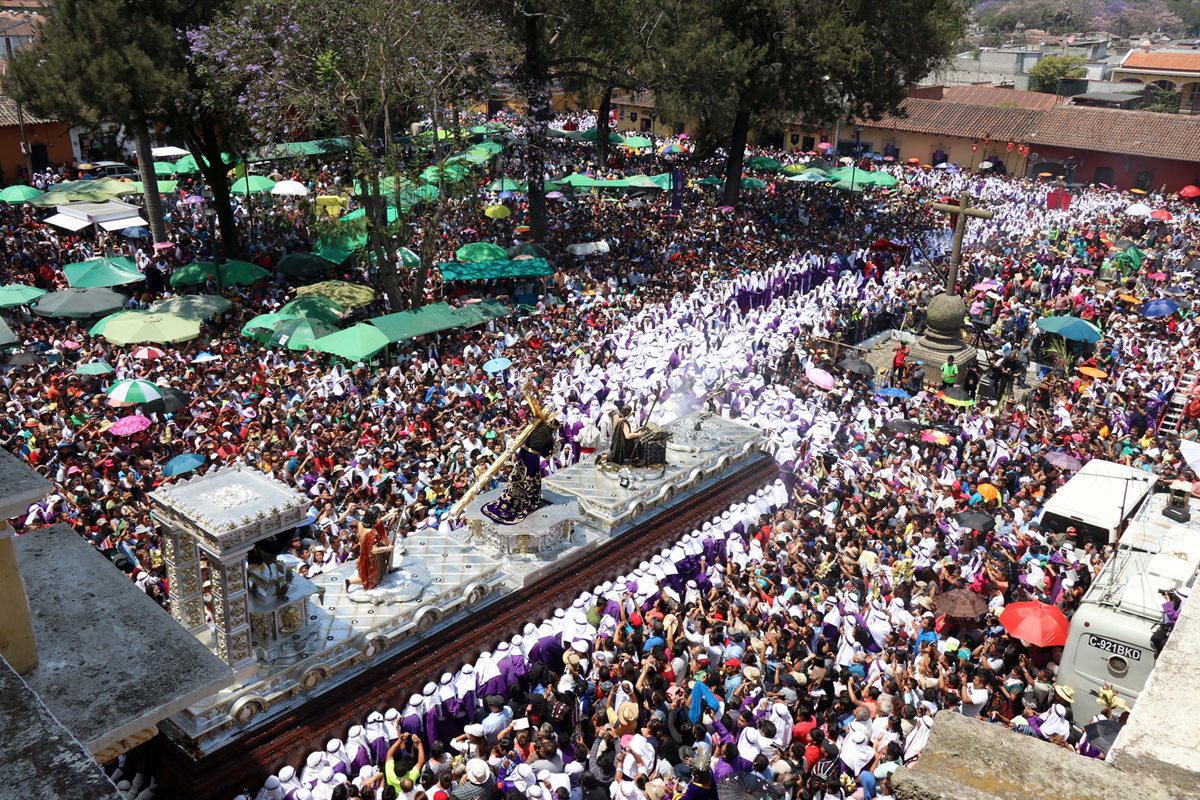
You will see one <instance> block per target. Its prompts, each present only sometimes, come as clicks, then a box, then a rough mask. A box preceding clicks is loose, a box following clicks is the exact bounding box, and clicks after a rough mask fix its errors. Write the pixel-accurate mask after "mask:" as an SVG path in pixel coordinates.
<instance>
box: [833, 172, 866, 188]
mask: <svg viewBox="0 0 1200 800" xmlns="http://www.w3.org/2000/svg"><path fill="white" fill-rule="evenodd" d="M831 185H832V186H833V188H835V189H841V190H842V191H844V192H861V191H862V190H863V189H866V188H867V187H868V186H870V185H871V183H870V181H863V180H862V179H861V178H858V177H857V176H856V177H853V178H851V177H850V176H849V175H847V176H846V177H844V178H842V179H841V180H839V181H838V182H837V183H834V184H831Z"/></svg>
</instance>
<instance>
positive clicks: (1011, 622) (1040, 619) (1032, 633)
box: [1000, 601, 1071, 647]
mask: <svg viewBox="0 0 1200 800" xmlns="http://www.w3.org/2000/svg"><path fill="white" fill-rule="evenodd" d="M1000 624H1001V625H1003V626H1004V630H1006V631H1008V633H1009V634H1010V635H1011V636H1014V637H1016V638H1017V639H1020V640H1021V641H1022V642H1025V643H1026V644H1031V645H1034V646H1035V647H1056V646H1058V645H1063V644H1066V643H1067V632H1068V631H1069V630H1070V629H1071V623H1070V622H1068V621H1067V618H1066V617H1065V616H1063V613H1062V611H1060V610H1059V609H1058V607H1057V606H1051V605H1046V604H1045V603H1039V602H1037V601H1033V602H1031V603H1012V604H1011V605H1007V606H1005V607H1004V611H1003V612H1002V613H1001V614H1000Z"/></svg>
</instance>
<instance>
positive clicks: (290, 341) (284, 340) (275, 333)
mask: <svg viewBox="0 0 1200 800" xmlns="http://www.w3.org/2000/svg"><path fill="white" fill-rule="evenodd" d="M331 333H337V328H336V327H334V326H333V325H329V324H326V323H324V322H321V321H320V320H318V319H285V320H282V321H281V322H278V323H276V325H275V328H274V329H273V330H272V331H271V335H270V336H269V337H268V338H267V344H268V345H270V346H271V347H286V348H287V349H288V350H307V349H308V348H310V347H312V343H313V342H315V341H316V340H317V339H320V338H321V337H323V336H328V335H329V334H331Z"/></svg>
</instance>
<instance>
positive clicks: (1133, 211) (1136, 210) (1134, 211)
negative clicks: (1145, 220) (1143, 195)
mask: <svg viewBox="0 0 1200 800" xmlns="http://www.w3.org/2000/svg"><path fill="white" fill-rule="evenodd" d="M1151 210H1152V209H1151V208H1150V206H1148V205H1146V204H1145V203H1134V204H1133V205H1131V206H1130V207H1129V208H1127V209H1125V213H1126V214H1127V215H1128V216H1131V217H1148V216H1150V212H1151Z"/></svg>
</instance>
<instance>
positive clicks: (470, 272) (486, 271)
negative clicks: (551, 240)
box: [438, 258, 554, 281]
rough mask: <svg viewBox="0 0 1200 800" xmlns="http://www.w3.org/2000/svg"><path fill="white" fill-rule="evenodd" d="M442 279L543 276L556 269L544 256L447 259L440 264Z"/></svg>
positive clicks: (467, 279) (472, 279) (484, 279)
mask: <svg viewBox="0 0 1200 800" xmlns="http://www.w3.org/2000/svg"><path fill="white" fill-rule="evenodd" d="M438 269H439V270H441V272H442V279H443V280H447V281H492V280H499V279H502V278H541V277H546V276H548V275H553V274H554V270H553V269H552V268H551V266H550V265H549V264H548V263H546V259H544V258H522V259H518V260H516V261H509V260H507V259H504V260H501V259H495V260H491V261H472V262H469V263H464V262H461V261H447V262H446V263H444V264H439V265H438Z"/></svg>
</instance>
